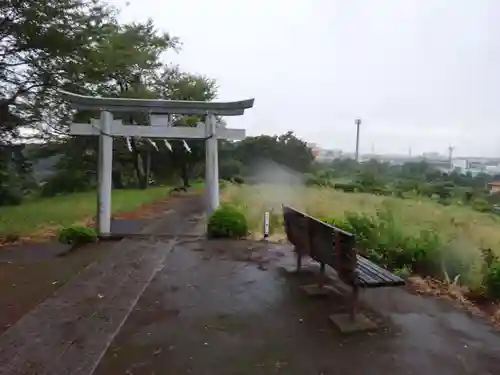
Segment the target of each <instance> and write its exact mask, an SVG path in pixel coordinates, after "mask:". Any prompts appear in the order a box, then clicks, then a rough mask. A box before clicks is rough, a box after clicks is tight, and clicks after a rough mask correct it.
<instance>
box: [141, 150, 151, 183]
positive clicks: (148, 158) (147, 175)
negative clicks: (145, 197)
mask: <svg viewBox="0 0 500 375" xmlns="http://www.w3.org/2000/svg"><path fill="white" fill-rule="evenodd" d="M142 160H143V163H144V165H143V170H144V181H143V183H142V184H143V186H144V187H143V189H147V188H148V186H149V180H150V177H151V150H147V151H146V157H145V158H143V159H142Z"/></svg>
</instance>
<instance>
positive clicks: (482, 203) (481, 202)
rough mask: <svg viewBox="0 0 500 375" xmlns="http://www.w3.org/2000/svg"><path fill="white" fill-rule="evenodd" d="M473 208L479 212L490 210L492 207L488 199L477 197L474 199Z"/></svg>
mask: <svg viewBox="0 0 500 375" xmlns="http://www.w3.org/2000/svg"><path fill="white" fill-rule="evenodd" d="M472 209H473V210H475V211H479V212H489V211H491V209H492V207H491V204H490V203H488V201H487V200H486V199H482V198H476V199H474V200H473V201H472Z"/></svg>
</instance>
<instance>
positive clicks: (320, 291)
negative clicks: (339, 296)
mask: <svg viewBox="0 0 500 375" xmlns="http://www.w3.org/2000/svg"><path fill="white" fill-rule="evenodd" d="M300 289H302V290H303V291H304V292H306V294H307V295H308V296H310V297H326V296H329V295H331V294H336V293H338V292H337V290H336V289H335V288H334V287H332V286H331V285H324V286H323V287H319V285H317V284H312V285H304V286H301V287H300Z"/></svg>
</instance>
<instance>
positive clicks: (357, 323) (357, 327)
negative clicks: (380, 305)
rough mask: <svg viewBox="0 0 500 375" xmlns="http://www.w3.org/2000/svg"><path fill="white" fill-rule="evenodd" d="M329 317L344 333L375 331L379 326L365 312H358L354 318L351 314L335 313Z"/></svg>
mask: <svg viewBox="0 0 500 375" xmlns="http://www.w3.org/2000/svg"><path fill="white" fill-rule="evenodd" d="M329 319H330V321H331V322H332V323H333V324H335V325H336V326H337V328H338V329H339V330H340V332H342V333H355V332H365V331H374V330H376V329H377V328H378V327H377V324H375V323H374V322H373V321H372V320H370V319H368V318H367V317H366V316H364V315H363V314H356V315H355V316H354V318H351V315H350V314H333V315H330V317H329Z"/></svg>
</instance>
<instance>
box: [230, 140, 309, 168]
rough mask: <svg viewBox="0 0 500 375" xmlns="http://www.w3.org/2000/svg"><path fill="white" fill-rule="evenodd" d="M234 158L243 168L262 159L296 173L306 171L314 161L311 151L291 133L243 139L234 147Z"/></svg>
mask: <svg viewBox="0 0 500 375" xmlns="http://www.w3.org/2000/svg"><path fill="white" fill-rule="evenodd" d="M234 157H235V158H236V159H238V160H239V161H240V162H241V163H243V165H245V166H251V165H253V164H254V163H255V162H256V161H257V160H261V159H264V160H272V161H274V162H276V163H278V164H280V165H283V166H286V167H289V168H290V169H293V170H295V171H298V172H306V171H308V170H309V169H310V168H311V166H312V164H313V160H314V157H313V154H312V152H311V149H310V148H309V147H307V145H306V143H305V142H303V141H302V140H300V139H298V138H297V137H296V136H295V135H294V134H293V132H287V133H285V134H282V135H280V136H268V135H261V136H258V137H248V138H245V139H244V140H242V141H241V142H238V143H236V144H235V145H234Z"/></svg>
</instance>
